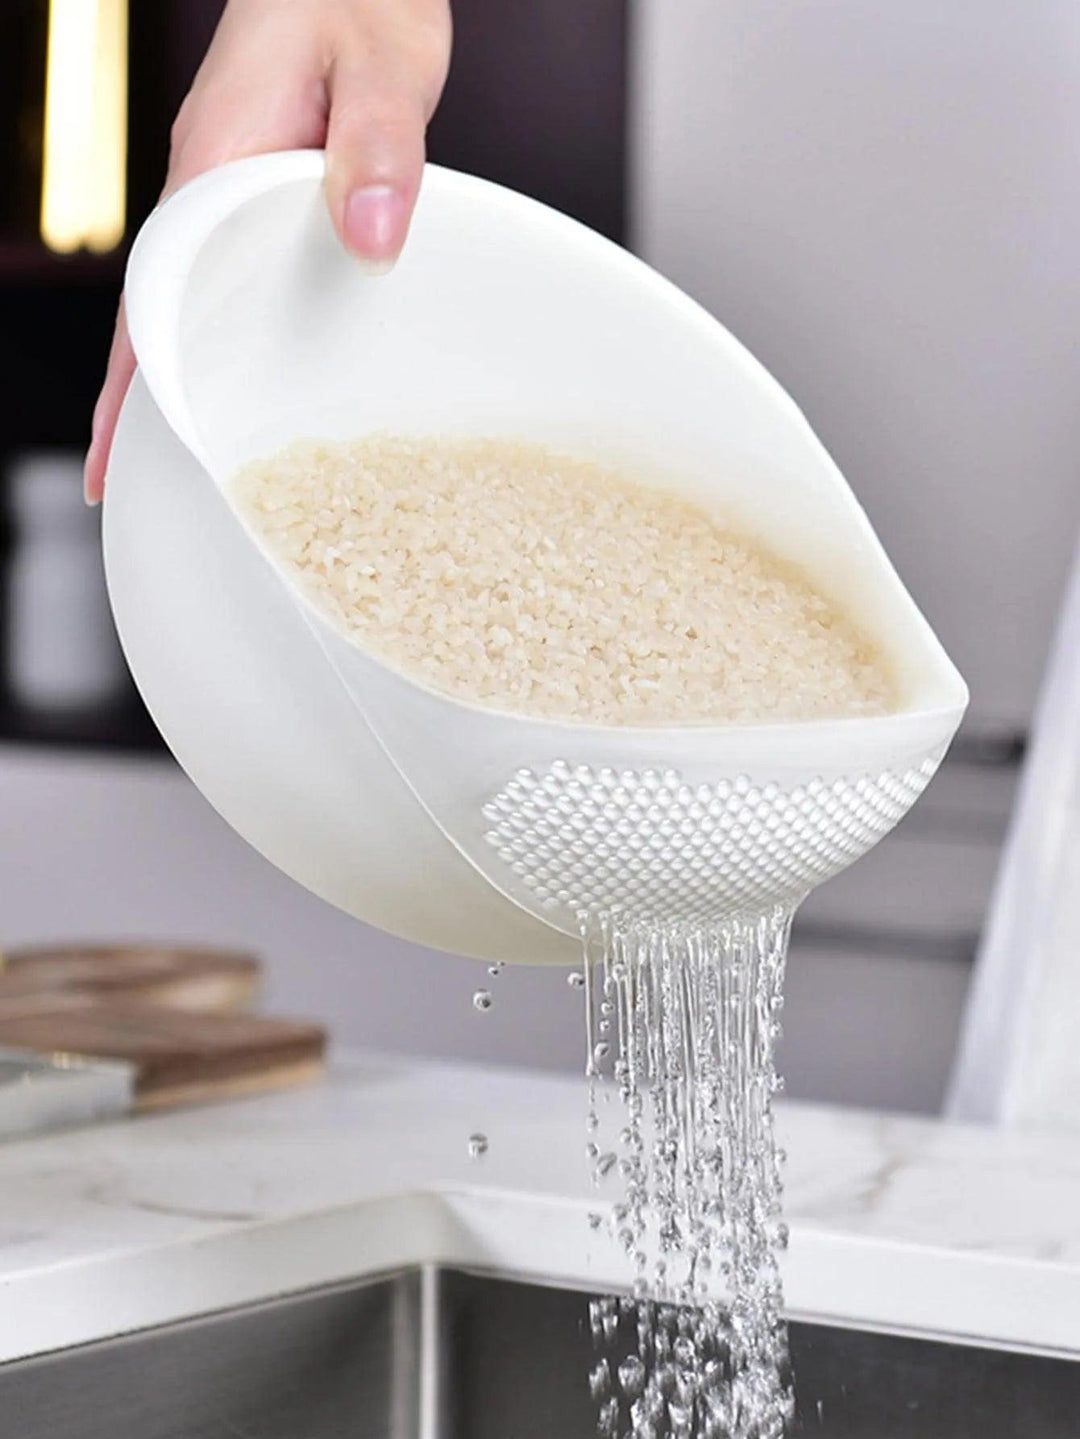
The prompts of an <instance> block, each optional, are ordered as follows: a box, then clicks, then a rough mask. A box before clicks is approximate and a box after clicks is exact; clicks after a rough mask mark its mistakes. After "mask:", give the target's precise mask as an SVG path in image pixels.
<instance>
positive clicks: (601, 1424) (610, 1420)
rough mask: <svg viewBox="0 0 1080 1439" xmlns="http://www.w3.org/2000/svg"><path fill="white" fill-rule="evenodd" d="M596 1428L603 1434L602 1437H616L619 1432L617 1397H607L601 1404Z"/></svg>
mask: <svg viewBox="0 0 1080 1439" xmlns="http://www.w3.org/2000/svg"><path fill="white" fill-rule="evenodd" d="M596 1429H597V1433H598V1434H600V1435H601V1439H615V1436H616V1435H617V1434H618V1432H619V1401H618V1400H617V1399H606V1400H605V1401H604V1403H603V1404H601V1406H600V1414H599V1417H598V1418H597V1421H596Z"/></svg>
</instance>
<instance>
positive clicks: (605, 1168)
mask: <svg viewBox="0 0 1080 1439" xmlns="http://www.w3.org/2000/svg"><path fill="white" fill-rule="evenodd" d="M615 1162H616V1161H615V1155H614V1154H601V1156H600V1158H599V1159H598V1160H597V1161H596V1167H595V1168H594V1169H593V1178H594V1179H595V1180H596V1181H597V1183H599V1182H600V1180H601V1179H606V1178H607V1176H608V1175H609V1174H610V1173H611V1171H612V1170H613V1169H614V1168H615Z"/></svg>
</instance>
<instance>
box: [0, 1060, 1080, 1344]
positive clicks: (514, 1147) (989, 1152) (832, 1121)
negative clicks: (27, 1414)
mask: <svg viewBox="0 0 1080 1439" xmlns="http://www.w3.org/2000/svg"><path fill="white" fill-rule="evenodd" d="M584 1109H585V1092H584V1086H583V1083H582V1082H581V1081H579V1080H577V1079H575V1078H573V1077H554V1076H551V1075H537V1074H529V1073H523V1072H520V1071H509V1070H490V1069H479V1068H470V1067H468V1066H464V1065H427V1064H419V1063H416V1062H413V1061H395V1060H385V1059H378V1060H369V1059H364V1058H360V1057H350V1056H341V1057H339V1058H338V1059H337V1060H336V1062H335V1064H334V1066H333V1068H332V1071H331V1074H330V1077H329V1079H328V1080H327V1081H326V1082H325V1083H324V1084H320V1085H316V1086H312V1087H310V1088H308V1089H303V1090H296V1091H292V1092H288V1093H282V1094H279V1095H270V1096H264V1097H261V1098H255V1099H247V1100H238V1101H236V1102H232V1103H229V1104H225V1105H220V1106H206V1107H200V1108H192V1109H188V1110H184V1111H178V1112H176V1113H172V1114H158V1115H152V1116H146V1117H143V1118H138V1119H132V1120H123V1121H118V1122H112V1123H108V1124H104V1125H101V1126H97V1127H93V1128H89V1129H85V1130H78V1131H70V1132H67V1133H63V1134H53V1135H48V1136H43V1137H41V1138H39V1139H29V1140H21V1141H16V1142H12V1143H9V1144H6V1145H3V1146H0V1194H2V1195H3V1196H4V1198H3V1205H2V1210H3V1213H2V1218H0V1293H3V1294H4V1295H5V1296H6V1301H7V1302H5V1303H4V1304H3V1305H0V1358H3V1357H14V1356H16V1355H19V1354H25V1353H34V1352H40V1351H41V1350H42V1349H44V1348H50V1347H55V1345H56V1344H62V1343H72V1342H82V1341H83V1340H85V1339H88V1338H94V1337H98V1336H101V1335H105V1334H108V1333H115V1332H121V1331H122V1330H123V1329H124V1328H131V1327H137V1326H138V1325H139V1324H148V1323H158V1322H164V1321H166V1320H168V1319H170V1318H176V1317H180V1316H183V1315H186V1314H193V1313H199V1312H205V1311H208V1310H210V1309H213V1308H217V1307H222V1306H223V1305H227V1304H230V1303H238V1302H246V1301H247V1300H249V1299H252V1298H258V1297H265V1296H267V1295H269V1294H273V1293H277V1292H282V1291H283V1290H285V1289H287V1288H290V1287H292V1288H295V1287H302V1286H303V1285H305V1284H314V1283H322V1282H327V1281H328V1280H330V1279H333V1278H339V1277H344V1276H345V1275H349V1274H355V1273H359V1272H364V1270H365V1269H366V1268H367V1269H373V1268H379V1267H384V1268H385V1267H388V1266H393V1265H397V1264H402V1263H414V1262H422V1261H423V1260H425V1259H430V1260H433V1261H444V1262H459V1263H471V1264H479V1265H486V1266H489V1267H492V1268H500V1269H504V1270H509V1271H512V1272H520V1273H523V1274H533V1275H537V1276H545V1277H552V1278H560V1279H566V1280H569V1281H570V1282H580V1283H582V1284H587V1285H591V1284H595V1285H597V1286H598V1287H602V1286H604V1285H606V1284H612V1283H616V1282H618V1278H619V1275H620V1273H621V1269H620V1267H619V1264H620V1258H621V1257H620V1256H618V1255H617V1254H616V1253H615V1252H614V1246H613V1245H612V1244H611V1241H610V1240H609V1239H608V1238H607V1237H606V1236H603V1235H601V1236H596V1235H594V1234H592V1233H591V1231H590V1230H589V1227H588V1224H587V1223H586V1220H585V1215H586V1213H587V1211H588V1210H589V1209H590V1208H593V1207H595V1206H596V1203H597V1198H596V1194H595V1191H594V1190H593V1189H592V1187H591V1184H590V1181H589V1168H588V1165H587V1163H586V1159H585V1155H584V1151H583V1143H584V1131H583V1117H584ZM778 1127H779V1131H780V1140H781V1143H782V1144H783V1146H784V1147H785V1149H786V1150H787V1152H788V1155H789V1162H788V1166H787V1177H786V1179H787V1182H786V1207H787V1213H788V1218H789V1221H790V1223H791V1229H792V1244H791V1252H790V1255H789V1259H788V1277H787V1285H788V1293H789V1297H790V1299H791V1302H792V1305H793V1308H794V1309H795V1310H797V1311H798V1312H803V1313H815V1314H822V1315H826V1316H828V1315H834V1316H836V1317H843V1318H849V1319H852V1320H854V1321H857V1322H868V1323H876V1324H887V1325H893V1326H895V1327H900V1328H913V1329H926V1330H935V1329H938V1330H945V1331H948V1332H953V1331H955V1332H958V1333H973V1334H983V1335H986V1336H987V1337H990V1338H995V1337H997V1338H1000V1340H1001V1341H1002V1342H1010V1343H1030V1344H1032V1345H1037V1346H1039V1347H1049V1348H1059V1349H1066V1350H1069V1352H1072V1348H1073V1347H1075V1351H1076V1353H1077V1354H1078V1355H1080V1138H1075V1137H1074V1138H1070V1137H1068V1136H1061V1135H1046V1134H1032V1133H1028V1134H1016V1133H998V1132H995V1131H991V1130H982V1129H976V1128H970V1127H961V1126H956V1125H949V1124H944V1123H941V1122H937V1121H931V1120H924V1119H916V1118H909V1117H904V1116H884V1115H880V1114H872V1113H860V1112H857V1111H850V1110H842V1109H838V1108H826V1107H822V1106H811V1105H803V1104H795V1103H785V1104H783V1105H782V1106H781V1107H780V1111H779V1115H778ZM476 1130H481V1131H483V1132H484V1133H485V1134H487V1135H488V1137H489V1140H490V1148H489V1150H488V1153H487V1155H486V1156H485V1157H484V1159H483V1160H481V1161H479V1162H477V1161H474V1160H471V1159H470V1158H469V1155H468V1136H469V1135H470V1134H471V1133H473V1132H474V1131H476Z"/></svg>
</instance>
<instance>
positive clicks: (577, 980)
mask: <svg viewBox="0 0 1080 1439" xmlns="http://www.w3.org/2000/svg"><path fill="white" fill-rule="evenodd" d="M566 982H567V984H568V985H569V986H570V988H571V989H584V988H585V976H584V975H583V974H581V973H579V972H578V970H576V969H575V970H571V972H570V973H569V974H568V975H567V976H566Z"/></svg>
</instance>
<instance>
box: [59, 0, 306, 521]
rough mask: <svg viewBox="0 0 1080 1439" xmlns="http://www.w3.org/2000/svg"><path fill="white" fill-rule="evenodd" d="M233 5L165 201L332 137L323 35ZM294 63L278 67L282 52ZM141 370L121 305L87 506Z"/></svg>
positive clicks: (97, 411)
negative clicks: (212, 172) (224, 172)
mask: <svg viewBox="0 0 1080 1439" xmlns="http://www.w3.org/2000/svg"><path fill="white" fill-rule="evenodd" d="M236 13H239V7H238V10H237V11H233V10H232V9H231V8H230V9H229V10H227V11H226V15H225V18H224V19H223V21H222V24H221V26H220V27H219V30H218V33H217V35H216V36H215V38H214V43H213V45H212V46H211V48H210V51H209V53H208V54H207V57H206V59H205V61H204V62H203V65H202V68H201V69H200V71H199V74H198V76H197V78H196V80H195V83H194V85H193V86H192V89H191V92H190V94H189V95H188V98H187V99H186V100H185V101H184V104H183V105H182V106H181V109H180V113H179V115H178V116H177V118H176V122H175V124H174V125H173V132H172V147H171V152H170V157H169V170H168V177H167V179H166V182H165V188H164V190H163V192H162V193H163V196H164V195H169V194H171V193H172V191H173V190H177V189H179V188H180V186H181V185H184V184H186V183H187V181H188V180H192V179H194V178H195V176H196V175H200V174H202V172H203V171H204V170H209V169H211V168H212V167H213V166H215V165H219V164H223V163H224V162H225V161H226V160H235V159H240V158H241V157H243V156H245V155H255V154H259V153H261V152H263V151H266V150H283V149H293V148H304V147H307V146H314V145H321V144H322V143H323V138H324V136H325V133H326V90H325V85H324V80H323V73H322V69H321V62H320V60H319V50H318V43H317V36H315V35H314V34H312V33H311V32H309V31H305V32H303V33H302V34H297V35H295V36H290V35H289V34H288V33H287V32H285V33H284V34H282V32H281V31H280V29H278V30H276V31H271V30H270V28H269V26H268V25H267V23H266V20H265V19H264V18H262V17H264V16H266V15H269V14H270V8H269V7H266V8H264V10H263V11H261V12H260V18H259V19H248V18H246V17H245V21H244V24H243V25H239V24H238V22H237V21H236V20H235V19H234V18H233V16H234V14H236ZM283 48H284V49H287V50H289V51H290V60H291V63H290V66H289V67H288V68H284V67H282V66H281V65H280V53H281V50H282V49H283ZM134 371H135V356H134V353H133V352H132V348H131V341H130V339H129V338H128V332H127V324H126V321H125V318H124V309H123V302H121V306H120V312H119V315H118V317H117V323H116V332H115V335H114V337H113V344H112V350H111V352H110V355H109V363H108V368H107V370H106V374H105V381H104V384H103V386H102V390H101V395H100V397H99V398H98V402H97V405H96V406H95V408H94V419H93V425H92V429H91V439H90V447H89V449H88V451H87V454H86V460H85V464H84V470H83V493H84V495H85V497H86V501H87V503H88V504H97V503H99V502H100V500H101V498H102V496H103V494H104V490H105V472H106V469H107V467H108V462H109V452H110V450H111V448H112V441H113V435H114V433H115V430H116V424H117V421H118V419H119V417H120V410H121V407H122V406H123V403H124V397H125V395H126V394H127V391H128V386H129V385H130V383H131V377H132V375H133V374H134Z"/></svg>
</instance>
